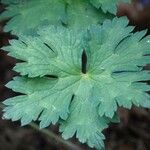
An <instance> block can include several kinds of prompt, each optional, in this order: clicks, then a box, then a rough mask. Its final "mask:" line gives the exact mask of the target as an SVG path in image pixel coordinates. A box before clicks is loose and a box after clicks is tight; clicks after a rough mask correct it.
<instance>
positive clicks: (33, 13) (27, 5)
mask: <svg viewBox="0 0 150 150" xmlns="http://www.w3.org/2000/svg"><path fill="white" fill-rule="evenodd" d="M2 2H3V3H5V4H9V6H8V7H7V8H6V11H4V12H3V13H2V14H1V16H0V19H6V18H11V17H12V19H11V20H10V21H9V22H8V23H7V25H6V26H5V31H6V32H8V31H12V32H13V34H22V33H23V34H27V35H36V31H37V28H38V27H41V26H45V25H49V24H51V25H64V26H66V27H70V28H79V29H81V28H82V29H86V28H88V27H89V26H90V25H93V24H100V23H102V22H103V21H104V19H106V18H113V15H110V14H105V13H103V12H102V11H101V10H97V9H96V8H95V7H93V6H92V5H91V4H90V3H89V2H88V1H87V0H76V1H73V0H44V1H43V0H38V1H36V0H26V1H21V0H15V1H12V0H7V1H2Z"/></svg>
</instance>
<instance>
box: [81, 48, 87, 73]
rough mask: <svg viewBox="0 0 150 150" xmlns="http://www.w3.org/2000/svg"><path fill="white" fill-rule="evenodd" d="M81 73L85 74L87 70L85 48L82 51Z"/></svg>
mask: <svg viewBox="0 0 150 150" xmlns="http://www.w3.org/2000/svg"><path fill="white" fill-rule="evenodd" d="M81 71H82V73H84V74H86V72H87V54H86V52H85V50H84V51H83V53H82V68H81Z"/></svg>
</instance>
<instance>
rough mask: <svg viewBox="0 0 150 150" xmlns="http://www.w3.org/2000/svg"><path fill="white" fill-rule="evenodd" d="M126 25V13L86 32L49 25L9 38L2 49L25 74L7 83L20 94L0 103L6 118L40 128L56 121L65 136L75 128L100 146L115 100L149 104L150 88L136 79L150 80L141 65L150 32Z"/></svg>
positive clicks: (145, 60) (146, 59)
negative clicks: (35, 34) (32, 33)
mask: <svg viewBox="0 0 150 150" xmlns="http://www.w3.org/2000/svg"><path fill="white" fill-rule="evenodd" d="M127 25H128V21H127V19H126V18H115V19H113V20H112V21H110V20H106V21H105V22H104V23H103V25H102V26H92V27H90V28H89V29H88V30H87V31H86V32H85V31H84V30H76V29H72V30H71V29H67V28H65V27H54V26H48V27H45V28H42V29H40V30H39V32H38V35H39V36H38V37H36V38H33V37H28V36H27V37H26V36H22V37H20V39H19V41H18V40H13V41H11V46H8V47H7V48H5V49H6V50H7V51H8V52H9V55H11V56H13V57H15V58H17V59H20V60H22V61H23V62H21V63H18V64H16V67H15V68H14V69H15V70H16V71H17V72H20V74H21V75H22V76H24V77H16V78H14V80H13V81H11V82H10V83H8V84H7V87H9V88H11V89H13V90H14V91H16V92H20V93H22V94H24V95H21V96H17V97H13V98H10V99H8V100H6V101H5V102H4V104H5V105H6V107H5V109H4V118H6V119H12V120H13V121H15V120H19V119H21V122H22V125H25V124H28V123H30V122H31V121H32V120H34V121H35V120H39V121H40V127H41V128H44V127H47V126H48V125H50V124H51V123H53V124H55V123H56V122H57V121H58V122H59V123H60V131H61V132H63V137H64V138H65V139H68V138H70V137H72V136H73V135H74V134H75V133H76V137H77V138H78V139H79V141H81V142H82V143H85V142H86V143H88V145H89V146H91V147H96V148H97V149H102V147H103V141H102V140H103V139H104V137H103V135H102V134H101V131H102V130H103V129H104V128H106V127H107V124H108V123H109V119H108V118H106V117H109V118H113V116H114V113H115V112H116V110H117V104H118V105H119V106H123V107H125V108H130V107H131V106H132V104H135V105H137V106H143V107H145V106H146V107H149V106H150V96H149V95H148V94H147V93H146V92H145V91H149V89H150V87H149V86H148V85H147V84H146V83H142V82H139V81H146V80H149V79H150V75H149V72H148V71H143V70H142V66H144V65H146V64H148V63H150V59H149V56H148V55H147V54H149V52H150V36H147V37H145V38H144V35H145V33H146V32H145V31H142V32H138V33H134V34H133V33H132V30H133V27H127ZM114 34H115V36H114ZM85 53H86V54H85ZM83 54H84V55H86V56H87V64H86V68H84V69H85V71H84V72H83V67H84V65H83V62H84V61H83ZM22 110H23V111H22Z"/></svg>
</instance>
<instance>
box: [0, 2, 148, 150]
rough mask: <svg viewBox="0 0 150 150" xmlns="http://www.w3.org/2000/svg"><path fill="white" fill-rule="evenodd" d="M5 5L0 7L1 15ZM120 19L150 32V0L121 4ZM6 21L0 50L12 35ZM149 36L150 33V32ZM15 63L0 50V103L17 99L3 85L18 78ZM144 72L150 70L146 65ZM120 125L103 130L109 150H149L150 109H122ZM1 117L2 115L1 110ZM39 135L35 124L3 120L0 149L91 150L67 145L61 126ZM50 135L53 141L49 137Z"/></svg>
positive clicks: (0, 30) (0, 31)
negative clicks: (27, 124) (59, 130)
mask: <svg viewBox="0 0 150 150" xmlns="http://www.w3.org/2000/svg"><path fill="white" fill-rule="evenodd" d="M3 10H4V6H2V4H0V12H2V11H3ZM117 15H118V16H127V17H128V18H129V20H130V24H131V25H135V26H136V30H137V31H138V30H142V29H146V28H148V29H149V31H150V0H138V1H137V0H134V1H133V2H132V4H130V5H129V4H122V3H121V4H119V6H118V13H117ZM4 25H5V22H0V48H1V47H2V46H4V45H8V43H9V42H8V41H9V39H12V38H13V36H12V35H10V33H4V32H3V26H4ZM149 33H150V32H149ZM15 63H16V61H15V59H13V58H10V57H8V56H7V55H6V53H5V52H3V51H1V50H0V100H1V101H3V100H5V99H6V98H9V97H12V96H15V95H16V94H17V93H14V92H13V91H11V90H9V89H7V88H6V87H5V86H4V85H5V84H6V83H7V82H8V81H10V80H11V79H12V77H13V76H15V75H16V73H15V72H13V71H12V68H13V66H14V65H15ZM145 69H150V67H149V66H146V67H145ZM118 113H119V116H120V118H121V122H120V124H111V125H110V127H109V128H108V129H106V130H105V131H104V134H105V136H106V140H105V144H106V150H150V110H146V109H143V108H136V107H133V108H132V110H130V111H129V110H126V109H123V108H120V109H119V110H118ZM0 114H1V116H2V112H1V111H0ZM48 130H51V131H52V132H50V133H48V134H47V129H46V130H43V131H42V132H39V131H38V129H37V127H36V126H35V124H33V125H31V126H26V127H20V123H19V122H15V123H14V122H13V123H12V122H10V121H6V120H2V119H0V150H92V149H90V148H88V147H87V146H86V145H82V144H80V143H79V142H77V140H75V139H74V138H73V139H71V140H70V141H69V142H64V141H62V139H61V138H60V134H59V133H58V127H57V126H52V127H50V129H48ZM49 134H51V138H50V137H49V136H50V135H49Z"/></svg>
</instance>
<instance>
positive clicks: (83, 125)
mask: <svg viewBox="0 0 150 150" xmlns="http://www.w3.org/2000/svg"><path fill="white" fill-rule="evenodd" d="M70 111H71V113H70V115H69V118H68V119H67V121H64V122H62V124H61V126H60V131H61V132H63V135H62V136H63V138H64V139H68V138H71V137H72V136H73V135H74V134H76V137H77V138H78V139H79V141H80V142H81V143H88V145H89V146H90V147H92V148H93V147H96V148H97V149H98V150H101V149H102V148H103V147H104V143H103V140H104V139H105V138H104V135H103V134H102V133H101V132H100V131H102V130H103V129H105V128H106V127H107V121H106V119H104V118H100V117H99V116H98V112H97V109H96V106H95V104H94V103H93V101H92V99H89V100H82V99H80V97H76V98H75V99H74V101H73V102H72V104H71V108H70Z"/></svg>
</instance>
